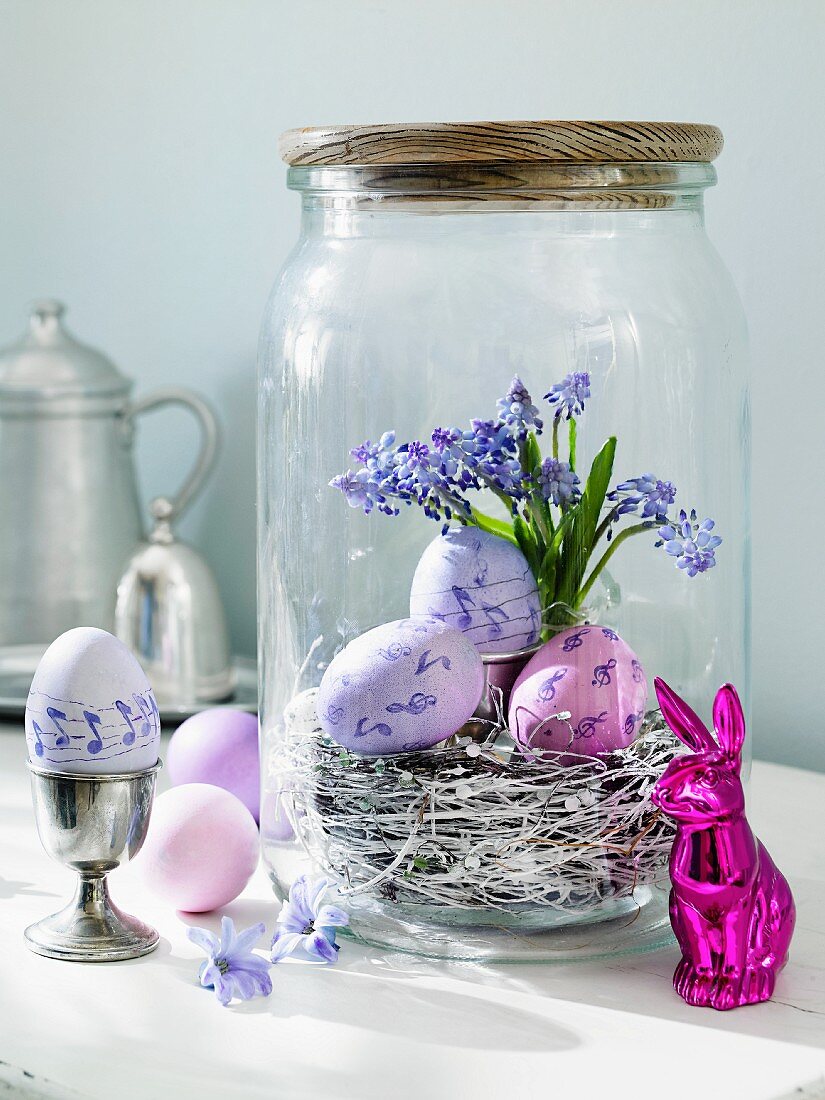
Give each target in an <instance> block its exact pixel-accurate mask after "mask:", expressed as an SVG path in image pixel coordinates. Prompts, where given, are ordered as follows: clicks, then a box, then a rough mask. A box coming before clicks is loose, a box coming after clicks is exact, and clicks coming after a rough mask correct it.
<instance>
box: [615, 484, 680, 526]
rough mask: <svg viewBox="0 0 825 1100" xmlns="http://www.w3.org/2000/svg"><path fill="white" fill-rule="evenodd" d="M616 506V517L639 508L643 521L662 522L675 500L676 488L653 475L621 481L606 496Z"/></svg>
mask: <svg viewBox="0 0 825 1100" xmlns="http://www.w3.org/2000/svg"><path fill="white" fill-rule="evenodd" d="M607 499H608V500H610V501H613V502H614V503H615V505H616V507H615V513H616V516H617V517H618V516H626V515H629V514H630V513H631V512H637V511H638V510H639V508H641V514H642V516H643V518H644V519H660V520H664V519H665V518H666V516H667V510H668V508H669V507H670V505H671V504H673V502H674V501H675V500H676V486H675V485H674V484H673V482H672V481H662V479H661V478H658V477H656V476H655V474H642V476H641V477H632V478H630V480H629V481H623V482H622V483H621V484H620V485H617V486H616V488H615V489H612V490H611V491H610V492H609V493H608V494H607Z"/></svg>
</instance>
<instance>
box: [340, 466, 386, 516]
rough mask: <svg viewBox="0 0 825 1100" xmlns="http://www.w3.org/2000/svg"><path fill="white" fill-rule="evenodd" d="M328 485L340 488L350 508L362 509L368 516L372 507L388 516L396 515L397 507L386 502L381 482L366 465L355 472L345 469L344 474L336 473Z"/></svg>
mask: <svg viewBox="0 0 825 1100" xmlns="http://www.w3.org/2000/svg"><path fill="white" fill-rule="evenodd" d="M330 485H331V486H332V488H333V489H340V490H341V492H342V493H343V494H344V497H345V498H346V501H347V504H348V505H349V506H350V508H361V509H363V512H364V515H365V516H368V515H369V514H370V512H371V511H372V510H373V508H377V509H378V511H379V512H384V513H385V514H386V515H388V516H397V515H398V508H396V507H394V506H393V505H392V504H389V503H388V501H387V498H386V496H385V495H384V493H383V492H382V486H381V483H380V482H379V481H377V480H376V479H375V478H374V475H371V474H370V472H369V470H368V469H366V467H365V468H364V469H362V470H357V471H355V472H353V471H352V470H347V472H346V473H344V474H337V475H336V476H335V477H334V478H333V479H332V481H331V482H330Z"/></svg>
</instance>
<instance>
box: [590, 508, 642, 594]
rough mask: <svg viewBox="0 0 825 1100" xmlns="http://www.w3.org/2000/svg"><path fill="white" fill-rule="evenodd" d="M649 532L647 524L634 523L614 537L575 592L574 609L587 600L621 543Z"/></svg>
mask: <svg viewBox="0 0 825 1100" xmlns="http://www.w3.org/2000/svg"><path fill="white" fill-rule="evenodd" d="M649 530H650V526H649V524H647V523H636V524H634V525H633V527H626V528H625V529H624V531H622V533H621V534H620V535H617V536H616V537H615V539H613V542H612V543H611V544H610V546H609V547H608V549H607V550H605V552H604V553H603V554H602V556H601V557H600V558H599V560H598V561H597V562H596V564H595V565H594V567H593V572H592V573H591V574H590V576H589V577H588V578H587V581H586V582H585V583H584V585H583V586H582V587H581V588H580V589H579V591H578V592H577V594H576V599H575V604H574V606H575V607H576V609H578V608H580V607H581V605H582V604H583V603H584V601H585V600H586V599H587V597H588V595H589V593H590V589H591V588H592V587H593V583H594V582H595V580H596V578H597V577H598V575H599V573H601V571H602V570H603V569H604V567H605V566H606V565H607V563H608V562H609V561H610V559H611V558H612V557H613V555H614V554H615V553H616V551H617V550H618V549H619V547H620V546H621V545H622V543H623V542H626V541H627V539H629V538H630V536H631V535H638V534H639V533H640V532H642V531H649Z"/></svg>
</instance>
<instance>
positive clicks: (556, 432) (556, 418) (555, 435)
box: [553, 413, 561, 458]
mask: <svg viewBox="0 0 825 1100" xmlns="http://www.w3.org/2000/svg"><path fill="white" fill-rule="evenodd" d="M560 419H561V417H560V416H559V415H558V413H557V414H556V415H555V416H554V417H553V458H558V457H559V420H560Z"/></svg>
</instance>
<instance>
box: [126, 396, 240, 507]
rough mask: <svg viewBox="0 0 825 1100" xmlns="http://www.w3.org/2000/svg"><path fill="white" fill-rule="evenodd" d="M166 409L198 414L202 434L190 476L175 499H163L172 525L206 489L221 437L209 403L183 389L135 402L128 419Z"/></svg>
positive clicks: (129, 411)
mask: <svg viewBox="0 0 825 1100" xmlns="http://www.w3.org/2000/svg"><path fill="white" fill-rule="evenodd" d="M165 405H183V406H184V407H185V408H187V409H189V410H190V411H191V412H193V413H194V415H195V419H196V420H197V421H198V424H199V426H200V430H201V446H200V451H199V452H198V457H197V459H196V460H195V465H194V466H193V467H192V470H191V471H190V473H189V476H188V477H187V478H186V480H185V481H184V483H183V485H181V487H180V489H179V490H178V492H177V494H176V495H175V496H174V497H170V498H165V497H164V498H161V501H162V504H163V512H164V519H167V520H168V521H169V522H171V521H172V520H173V519H175V517H177V516H179V515H180V514H181V512H183V510H184V509H185V508H186V507H187V505H188V504H189V503H190V501H191V500H192V498H193V497H194V496H195V494H196V493H198V492H199V491H200V489H201V488H202V486H203V483H204V481H205V479H206V477H207V475H208V474H209V471H210V470H211V469H212V466H213V465H214V462H215V457H216V455H217V453H218V442H219V438H220V435H219V431H218V422H217V420H216V419H215V414H214V413H213V412H212V409H211V407H210V406H209V405H208V404H207V403H206V401H204V400H203V398H202V397H198V395H197V394H196V393H193V392H192V391H191V390H185V389H179V388H178V387H176V386H167V387H165V388H164V389H160V390H155V392H154V393H150V394H149V396H148V397H142V398H141V399H140V400H139V401H135V402H133V403H132V405H131V406H130V407H129V410H128V413H127V416H128V419H129V420H130V421H132V420H134V419H135V418H136V417H138V416H140V415H141V414H142V413H145V412H149V411H150V410H151V409H160V408H163V406H165Z"/></svg>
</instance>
